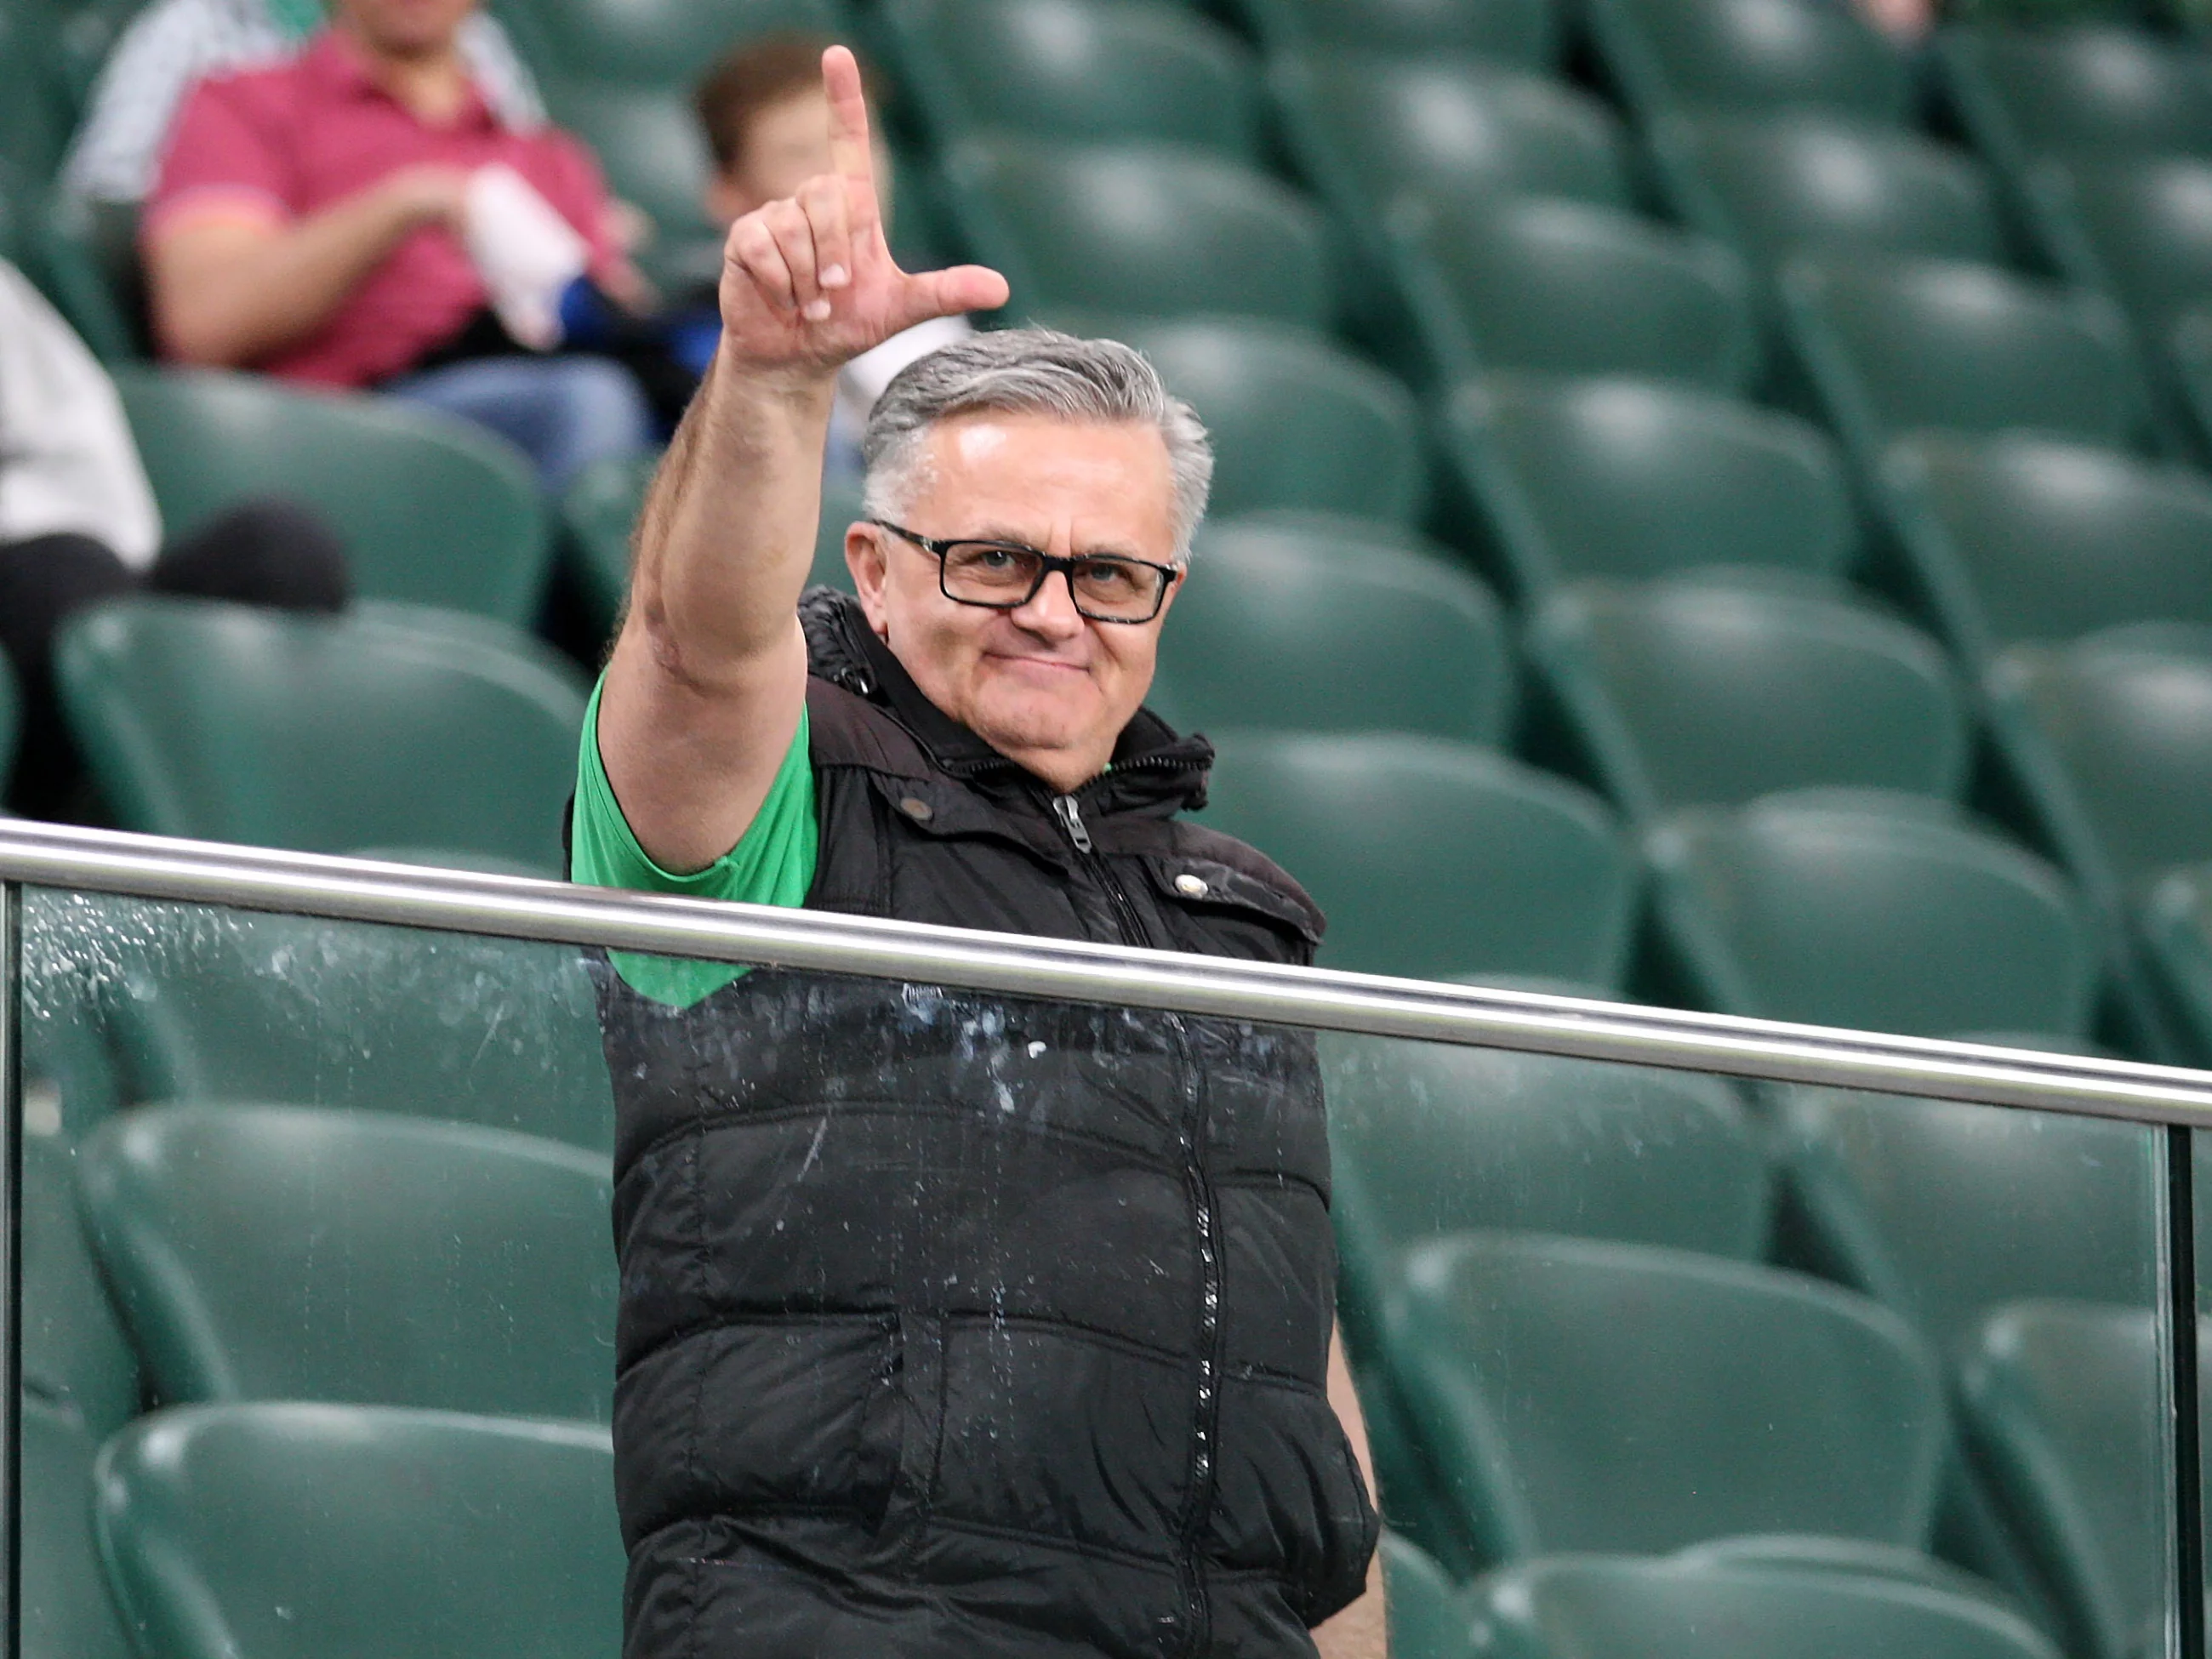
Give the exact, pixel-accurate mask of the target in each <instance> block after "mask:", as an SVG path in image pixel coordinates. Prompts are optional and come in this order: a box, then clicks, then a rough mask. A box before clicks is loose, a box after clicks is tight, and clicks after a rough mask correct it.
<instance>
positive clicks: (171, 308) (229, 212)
mask: <svg viewBox="0 0 2212 1659" xmlns="http://www.w3.org/2000/svg"><path fill="white" fill-rule="evenodd" d="M468 177H469V176H468V174H467V173H466V172H465V171H463V170H462V169H460V168H458V167H428V166H424V167H403V168H401V169H400V170H399V171H398V172H397V173H392V174H390V175H388V176H387V177H386V178H384V179H380V181H378V182H377V183H376V184H374V185H371V186H370V187H369V188H368V189H367V190H364V191H360V192H359V193H357V194H356V195H354V196H350V197H347V198H346V199H345V200H344V201H342V202H337V203H334V204H332V205H331V206H330V207H327V208H325V209H324V210H322V211H320V212H319V213H315V214H313V215H310V216H308V217H307V218H304V219H299V220H291V221H288V220H287V219H286V218H285V217H284V216H283V212H282V211H281V210H280V209H279V208H278V207H277V205H276V203H275V202H274V201H273V200H271V199H268V198H265V197H257V196H255V195H253V194H252V193H251V190H252V187H251V186H250V185H246V186H241V187H240V188H239V189H238V190H236V191H230V190H227V189H210V190H208V191H206V192H204V195H202V196H201V197H197V198H195V197H185V198H184V199H182V200H179V202H177V203H176V204H175V205H174V207H173V209H171V210H168V211H167V212H165V213H163V214H161V216H159V217H158V218H157V219H156V221H155V223H154V224H153V225H152V227H151V228H149V232H148V234H147V236H146V274H147V281H148V285H149V290H150V297H151V300H152V303H153V312H154V329H155V334H156V336H157V337H159V339H160V340H161V344H162V346H163V348H164V349H166V350H167V352H168V353H169V355H170V356H173V357H174V358H176V359H177V360H178V361H179V362H186V363H197V364H201V365H204V366H206V367H210V368H246V367H250V366H251V365H252V364H254V363H257V362H260V361H261V360H262V359H264V358H265V357H269V356H274V355H275V354H276V353H277V352H279V351H282V350H283V349H284V348H286V347H287V346H290V345H295V344H297V343H299V342H300V341H301V340H304V339H306V338H307V337H308V336H310V335H312V334H313V333H314V332H315V331H316V330H317V329H319V328H320V327H322V325H324V324H325V323H326V322H328V321H329V320H330V319H331V314H332V313H335V312H336V311H337V308H338V307H340V306H342V305H343V304H344V303H345V301H346V300H347V298H348V297H349V295H351V294H352V293H353V291H354V290H355V289H356V288H358V287H360V286H361V284H362V282H363V281H364V280H365V279H366V278H367V277H368V276H369V274H370V273H371V272H372V271H374V270H375V269H376V268H377V267H378V266H379V265H380V264H383V263H384V261H385V260H386V258H388V257H389V256H390V254H391V252H392V250H393V249H394V248H396V247H398V246H399V244H400V243H401V242H403V241H404V240H406V239H407V238H408V237H410V236H411V235H413V234H415V233H416V231H418V230H421V229H422V228H424V227H425V226H428V225H442V226H444V227H446V228H448V229H449V230H451V231H453V233H454V234H457V235H458V234H459V233H460V230H461V226H462V222H463V216H464V214H465V204H466V200H467V192H468Z"/></svg>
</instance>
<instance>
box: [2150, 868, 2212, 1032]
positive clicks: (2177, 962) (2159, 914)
mask: <svg viewBox="0 0 2212 1659" xmlns="http://www.w3.org/2000/svg"><path fill="white" fill-rule="evenodd" d="M2142 923H2143V932H2144V934H2145V937H2146V938H2147V939H2148V941H2149V945H2150V951H2151V956H2152V958H2153V960H2154V962H2155V963H2156V964H2157V969H2158V974H2159V979H2160V985H2161V987H2162V988H2163V989H2164V991H2165V993H2166V996H2167V997H2168V998H2169V999H2170V1000H2171V1003H2172V1011H2173V1018H2174V1020H2175V1023H2176V1024H2178V1025H2179V1028H2180V1029H2181V1030H2182V1031H2183V1032H2184V1033H2185V1036H2186V1039H2187V1041H2188V1042H2189V1044H2190V1046H2191V1049H2192V1050H2193V1052H2192V1054H2191V1060H2193V1061H2194V1062H2195V1063H2196V1064H2197V1065H2199V1066H2207V1065H2212V865H2199V866H2196V867H2195V868H2194V869H2189V870H2177V871H2174V872H2172V874H2170V875H2168V876H2167V877H2166V878H2165V879H2164V880H2163V881H2161V882H2160V883H2159V884H2158V885H2157V887H2155V888H2154V889H2153V890H2152V892H2151V896H2150V897H2149V899H2148V901H2147V902H2145V903H2144V905H2143V908H2142Z"/></svg>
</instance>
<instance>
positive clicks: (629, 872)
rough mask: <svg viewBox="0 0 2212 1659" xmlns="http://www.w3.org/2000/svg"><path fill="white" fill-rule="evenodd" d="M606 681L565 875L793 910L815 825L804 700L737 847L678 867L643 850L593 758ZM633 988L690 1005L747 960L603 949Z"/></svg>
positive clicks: (592, 720) (586, 741) (806, 872)
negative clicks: (683, 869)
mask: <svg viewBox="0 0 2212 1659" xmlns="http://www.w3.org/2000/svg"><path fill="white" fill-rule="evenodd" d="M605 685H606V682H605V679H604V678H602V679H601V681H600V682H599V685H598V686H596V687H594V688H593V690H592V701H591V703H590V706H589V707H588V708H586V710H585V714H584V732H583V738H582V740H581V742H580V744H579V745H578V749H577V756H576V802H575V807H574V813H573V816H572V817H571V820H570V823H569V832H568V842H569V854H568V878H569V879H570V880H571V881H575V882H580V883H583V884H587V885H590V886H594V887H623V888H629V889H630V890H634V891H636V892H641V893H675V894H678V895H681V896H684V897H685V898H708V899H722V900H725V901H727V902H732V903H738V904H775V905H781V906H784V907H786V908H793V909H796V908H799V906H800V905H803V904H804V903H805V902H806V892H807V890H808V889H809V888H810V887H811V886H812V885H813V884H814V866H815V862H816V859H817V854H818V850H819V849H818V845H817V842H818V834H817V826H816V819H815V811H814V768H813V765H812V764H811V761H810V759H809V751H808V720H807V716H806V713H805V710H804V709H802V710H801V711H800V713H799V730H798V732H795V733H794V734H793V737H792V740H791V747H790V748H789V749H788V750H786V751H785V752H784V757H783V763H782V765H781V767H779V768H778V769H777V770H776V775H775V781H774V782H772V783H771V784H769V791H768V798H767V799H765V800H763V801H762V803H761V808H760V811H758V812H757V813H756V814H755V815H754V817H753V821H752V823H751V825H750V827H749V828H748V829H746V830H745V833H744V836H743V837H741V838H740V839H739V841H738V844H737V845H736V846H735V847H732V848H731V849H730V850H729V851H728V852H726V853H725V854H723V855H722V856H721V857H720V858H719V859H716V860H714V862H713V863H712V864H710V865H708V866H707V867H706V868H705V869H703V870H696V871H693V872H690V874H688V875H678V874H676V873H675V872H671V871H667V870H664V869H662V868H661V867H660V866H659V865H657V864H655V863H654V862H653V860H652V859H651V858H649V857H648V856H647V854H646V851H645V849H644V848H642V847H641V846H639V845H638V842H637V836H635V834H634V833H633V832H632V831H631V829H630V827H629V819H627V818H625V817H623V810H622V805H621V803H620V802H618V801H617V800H616V799H615V792H614V787H613V786H612V785H611V784H610V783H609V782H608V781H607V770H606V766H605V763H604V762H603V761H602V760H601V759H600V757H599V696H600V693H601V692H602V691H603V690H605ZM609 956H610V957H611V959H612V961H613V963H614V966H615V971H616V972H617V973H618V974H620V975H622V977H623V980H624V981H625V982H627V983H628V984H629V987H630V988H631V989H632V990H634V991H636V992H637V993H638V994H640V995H641V996H646V997H650V998H651V999H652V1000H653V1001H655V1002H660V1003H665V1004H667V1005H668V1006H671V1007H675V1008H688V1007H690V1006H691V1005H692V1004H693V1003H695V1002H698V1001H701V1000H704V999H705V998H707V997H709V996H712V995H713V994H714V993H715V992H716V991H719V990H720V989H721V988H722V987H724V986H725V985H727V984H729V983H730V982H731V981H733V980H736V979H738V978H739V977H741V976H742V975H744V974H745V973H747V972H749V971H750V969H744V968H739V967H735V966H732V965H731V964H729V963H714V962H690V961H685V960H683V959H681V958H678V957H653V956H640V955H637V954H635V953H634V952H631V951H611V952H609Z"/></svg>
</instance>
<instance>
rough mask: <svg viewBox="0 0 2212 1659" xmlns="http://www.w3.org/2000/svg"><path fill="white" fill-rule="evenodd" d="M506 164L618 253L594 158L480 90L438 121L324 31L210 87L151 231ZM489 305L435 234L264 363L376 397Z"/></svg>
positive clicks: (300, 213)
mask: <svg viewBox="0 0 2212 1659" xmlns="http://www.w3.org/2000/svg"><path fill="white" fill-rule="evenodd" d="M494 161H504V162H506V163H507V166H509V167H513V169H514V170H515V171H516V172H517V173H520V174H521V175H522V176H523V177H524V178H525V179H528V180H529V181H530V183H531V184H532V185H533V186H534V187H535V188H536V189H537V191H538V193H539V194H540V195H542V196H544V197H545V199H546V200H547V201H548V202H550V204H552V205H553V207H554V208H555V210H557V211H558V212H559V213H560V215H561V216H562V217H563V218H565V219H566V220H568V222H569V223H570V224H572V225H574V227H575V228H576V229H577V230H578V231H579V232H580V234H582V235H583V236H584V238H585V240H586V241H587V242H589V243H590V245H591V246H592V253H593V258H594V260H595V261H596V262H605V261H606V260H607V259H609V258H611V249H610V246H609V243H608V240H607V234H606V230H607V227H606V200H607V198H606V190H605V185H604V184H603V183H602V182H601V180H600V178H599V166H598V163H597V162H595V161H593V160H592V155H591V152H590V151H589V150H587V149H585V148H584V146H583V145H582V144H581V143H579V142H577V141H576V140H575V139H574V138H572V137H569V136H568V135H567V134H566V133H562V132H557V131H553V130H552V129H550V128H544V129H540V130H538V131H534V132H515V131H511V130H510V129H508V128H507V127H505V126H503V125H501V123H500V120H499V118H498V117H497V116H496V115H495V114H494V113H493V112H492V110H491V107H490V106H489V104H487V103H486V102H485V101H484V100H483V97H482V95H481V94H478V93H477V91H476V90H475V88H471V90H470V94H469V98H468V101H467V103H466V104H465V106H464V107H463V108H462V110H461V112H460V113H459V115H458V116H456V117H455V118H453V120H452V121H451V122H449V123H446V124H443V125H432V124H431V123H429V122H427V121H424V120H423V119H422V118H420V117H419V116H417V115H416V114H415V113H414V112H412V111H410V110H409V109H407V108H406V107H405V106H404V105H402V104H401V103H399V101H398V100H396V99H395V98H393V97H392V95H391V94H389V93H387V92H386V91H385V90H384V89H383V88H381V87H380V86H378V85H377V83H376V82H375V81H374V79H372V78H371V76H370V74H369V70H368V64H366V63H365V62H364V61H363V59H362V55H361V53H360V52H359V51H358V50H357V49H356V47H355V46H353V44H352V43H351V42H350V41H349V40H346V38H345V37H344V36H343V35H342V34H340V33H337V32H336V31H335V30H331V29H325V30H324V31H323V32H322V33H320V34H319V35H317V36H316V37H315V39H314V40H313V41H312V42H311V43H310V44H309V45H308V46H307V49H306V50H305V51H303V52H301V54H300V55H299V56H298V57H297V58H294V59H293V60H292V61H291V62H289V63H288V64H280V65H278V66H276V67H274V68H270V69H258V70H247V71H246V72H245V73H243V74H240V75H228V76H218V77H216V78H215V79H212V80H208V81H204V82H201V83H200V84H199V86H198V87H197V88H195V89H194V91H193V92H192V94H191V98H190V99H189V100H187V101H186V103H185V109H184V113H183V114H182V116H181V117H179V119H178V122H177V125H176V127H175V129H174V131H173V134H172V136H171V137H170V140H169V148H168V153H167V155H165V156H164V157H163V158H162V162H161V178H160V179H159V181H158V182H157V183H156V184H155V187H154V191H153V194H152V195H151V196H150V197H149V198H148V200H147V204H146V213H145V217H144V220H143V225H142V229H141V232H140V234H141V235H142V237H143V238H146V239H149V240H150V239H152V238H154V237H155V236H158V235H159V234H161V231H162V230H163V228H166V227H167V226H170V225H173V224H175V223H176V222H178V221H179V220H180V219H183V218H186V217H189V216H192V215H194V214H196V213H200V212H220V213H222V214H225V215H231V216H235V215H240V214H248V215H254V216H262V217H264V218H266V219H267V220H268V221H269V222H271V223H276V224H289V223H291V222H295V221H297V220H301V219H305V218H307V217H309V216H312V215H313V214H315V213H318V212H319V211H321V210H323V209H325V208H327V207H330V206H331V205H332V204H335V203H338V202H342V201H343V200H345V199H346V198H347V197H349V196H353V195H356V194H358V193H359V192H360V191H363V190H365V189H367V188H368V186H370V185H374V184H375V183H376V182H377V181H378V180H379V179H382V178H384V177H385V176H386V175H387V174H389V173H393V172H396V171H398V169H399V168H401V167H408V166H411V165H414V164H416V163H421V162H434V163H440V164H442V165H445V166H448V167H483V166H485V165H487V164H489V163H491V162H494ZM484 304H485V295H484V288H483V283H482V281H481V280H479V279H478V277H477V271H476V267H475V265H473V264H471V262H470V260H469V256H468V253H467V251H466V250H465V248H464V247H463V246H461V243H460V240H459V238H458V237H456V236H455V235H453V233H451V232H450V231H448V230H447V229H445V228H443V227H442V226H426V227H424V228H422V229H419V230H417V231H416V232H415V233H414V234H411V235H410V236H409V237H408V238H407V239H406V240H404V241H403V242H401V243H400V244H399V246H398V247H396V248H394V249H393V250H392V252H391V254H390V255H389V257H387V258H386V259H385V261H384V263H383V264H380V265H379V266H378V267H377V268H376V269H375V270H374V271H372V272H371V273H370V274H369V275H368V277H367V278H366V279H364V280H363V282H362V284H361V286H360V287H359V288H357V289H355V290H354V292H353V294H352V295H351V296H350V297H349V298H348V299H347V300H346V301H345V302H344V303H343V305H341V306H340V307H338V309H337V312H336V313H334V314H333V315H332V316H331V319H330V320H329V321H328V322H327V323H325V325H323V326H322V328H321V329H319V331H317V332H315V333H314V334H313V335H312V336H310V337H308V338H307V339H305V340H302V341H301V342H300V343H298V344H297V345H295V346H292V347H290V348H289V349H286V350H284V351H282V352H280V353H278V354H277V355H276V356H274V357H271V358H270V359H269V360H268V361H267V362H264V363H262V364H260V365H258V367H259V368H261V369H263V370H264V372H266V373H268V374H274V375H277V376H279V377H281V378H283V379H285V380H303V381H309V382H313V383H318V384H321V385H325V386H368V385H371V384H373V383H374V382H375V381H378V380H383V379H385V378H386V376H388V375H392V374H398V373H399V372H400V371H401V370H403V369H405V368H409V367H410V366H411V365H412V364H414V363H415V362H417V361H419V360H420V359H421V358H422V356H423V355H424V354H425V353H426V352H428V351H430V350H432V349H435V347H437V346H439V345H441V344H442V343H445V342H446V341H447V340H449V339H451V338H452V337H453V336H454V335H455V334H456V333H458V332H459V331H460V330H461V328H462V327H463V326H464V325H465V324H466V323H467V322H468V320H469V319H470V318H471V317H472V316H473V315H474V314H475V313H477V311H479V310H480V309H482V308H483V306H484Z"/></svg>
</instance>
